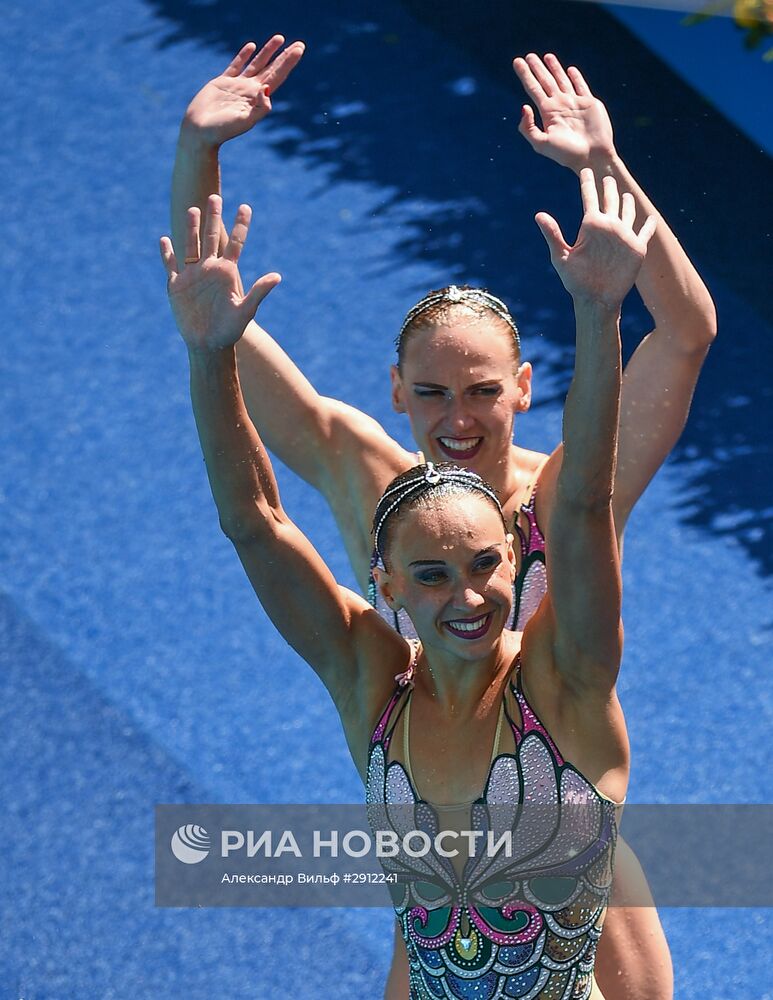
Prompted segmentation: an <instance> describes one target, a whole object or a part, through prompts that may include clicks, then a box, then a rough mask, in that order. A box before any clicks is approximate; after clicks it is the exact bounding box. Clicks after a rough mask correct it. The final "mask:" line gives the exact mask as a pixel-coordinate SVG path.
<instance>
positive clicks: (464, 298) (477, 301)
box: [395, 285, 521, 354]
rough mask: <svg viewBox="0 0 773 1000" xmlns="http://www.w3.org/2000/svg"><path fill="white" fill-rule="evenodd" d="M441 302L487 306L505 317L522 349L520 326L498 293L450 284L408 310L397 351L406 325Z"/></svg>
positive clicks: (398, 338)
mask: <svg viewBox="0 0 773 1000" xmlns="http://www.w3.org/2000/svg"><path fill="white" fill-rule="evenodd" d="M441 302H447V303H450V304H451V305H456V304H458V303H460V302H461V303H463V304H464V303H466V302H470V303H473V304H474V305H478V306H485V307H486V308H487V309H490V310H491V312H493V313H495V314H496V315H497V316H498V317H499V318H500V319H503V320H504V321H505V323H507V325H508V326H509V327H510V329H511V330H512V331H513V336H514V337H515V343H516V345H517V346H518V350H520V349H521V338H520V337H519V335H518V327H517V326H516V325H515V320H514V319H513V317H512V316H511V315H510V310H509V309H508V308H507V306H506V305H505V304H504V302H503V301H502V300H501V299H498V298H497V297H496V295H492V294H491V292H489V291H486V289H485V288H459V286H458V285H449V287H448V288H447V289H446V290H445V291H444V292H432V293H431V294H430V295H425V296H424V298H423V299H422V300H421V301H420V302H417V303H416V305H415V306H414V307H413V308H412V309H410V310H409V311H408V315H407V316H406V317H405V319H404V320H403V325H402V326H401V327H400V332H399V333H398V335H397V340H396V341H395V346H396V347H397V353H398V354H399V353H400V346H401V344H402V340H403V334H404V333H405V330H406V327H408V326H410V324H411V323H412V322H413V321H414V320H415V319H416V318H417V317H418V316H420V315H421V314H422V313H423V312H425V311H426V310H427V309H429V308H430V306H435V305H438V304H439V303H441Z"/></svg>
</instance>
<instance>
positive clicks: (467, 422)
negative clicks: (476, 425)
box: [448, 397, 473, 433]
mask: <svg viewBox="0 0 773 1000" xmlns="http://www.w3.org/2000/svg"><path fill="white" fill-rule="evenodd" d="M448 421H449V425H450V427H451V429H452V430H453V431H454V432H456V433H460V432H462V431H466V430H469V428H470V427H472V424H473V419H472V417H471V415H470V414H469V412H468V411H467V404H466V401H465V400H464V398H461V399H460V398H459V397H457V398H456V399H452V400H451V402H450V404H449V413H448Z"/></svg>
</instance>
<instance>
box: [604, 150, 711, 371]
mask: <svg viewBox="0 0 773 1000" xmlns="http://www.w3.org/2000/svg"><path fill="white" fill-rule="evenodd" d="M589 165H590V166H591V167H592V168H593V171H594V173H595V174H596V176H597V178H601V177H604V176H611V177H614V178H615V180H616V181H617V185H618V188H619V190H620V192H621V193H622V192H624V191H628V192H630V194H632V195H633V199H634V202H635V205H636V225H637V227H639V226H641V225H642V224H643V223H644V221H645V219H646V218H647V217H648V216H655V217H656V218H657V220H658V226H657V230H656V231H655V235H654V236H653V237H652V239H651V240H650V243H649V247H648V248H647V256H646V258H645V260H644V263H643V264H642V268H641V270H640V271H639V276H638V278H637V279H636V287H637V289H638V290H639V294H640V295H641V297H642V301H643V302H644V305H645V306H646V307H647V310H648V312H649V313H650V315H651V316H652V319H653V321H654V324H655V327H656V329H657V330H658V331H659V335H660V334H662V335H663V337H664V338H668V339H669V340H670V341H673V346H674V347H676V348H678V349H680V350H683V351H684V352H686V353H691V352H693V351H695V352H705V350H706V349H707V348H708V347H709V346H710V345H711V342H712V341H713V339H714V337H715V335H716V324H717V319H716V310H715V308H714V303H713V301H712V299H711V296H710V294H709V291H708V289H707V288H706V285H705V284H704V283H703V279H702V278H701V276H700V275H699V274H698V272H697V271H696V269H695V267H694V266H693V264H692V262H691V261H690V258H689V257H688V256H687V254H686V253H685V251H684V250H683V249H682V246H681V244H680V243H679V241H678V239H677V238H676V236H675V235H674V233H673V231H672V230H671V228H670V227H669V226H668V224H667V223H666V221H665V220H664V219H663V217H662V216H661V215H660V213H659V212H658V210H657V208H656V207H655V206H654V205H653V203H652V201H651V200H650V199H649V197H648V196H647V194H646V193H645V192H644V191H643V189H642V188H641V186H640V185H639V184H638V182H637V181H636V179H635V177H634V176H633V175H632V174H631V172H630V170H629V169H628V167H627V166H626V165H625V163H624V162H623V160H622V159H621V158H620V156H619V155H617V154H616V153H615V154H613V155H609V154H605V153H597V154H595V155H594V156H592V158H591V162H590V164H589Z"/></svg>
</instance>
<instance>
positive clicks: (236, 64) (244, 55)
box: [223, 42, 257, 76]
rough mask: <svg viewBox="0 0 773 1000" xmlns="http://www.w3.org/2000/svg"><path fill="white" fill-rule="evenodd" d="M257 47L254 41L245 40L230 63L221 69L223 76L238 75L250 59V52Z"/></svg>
mask: <svg viewBox="0 0 773 1000" xmlns="http://www.w3.org/2000/svg"><path fill="white" fill-rule="evenodd" d="M256 48H257V45H256V44H255V42H247V43H246V44H245V45H242V47H241V48H240V49H239V51H238V52H237V53H236V55H235V56H234V57H233V59H232V60H231V61H230V63H229V64H228V65H227V66H226V68H225V69H224V70H223V76H238V75H239V74H240V73H241V71H242V70H243V69H244V67H245V66H246V65H247V63H248V62H249V61H250V58H251V56H252V53H253V52H254V51H255V49H256Z"/></svg>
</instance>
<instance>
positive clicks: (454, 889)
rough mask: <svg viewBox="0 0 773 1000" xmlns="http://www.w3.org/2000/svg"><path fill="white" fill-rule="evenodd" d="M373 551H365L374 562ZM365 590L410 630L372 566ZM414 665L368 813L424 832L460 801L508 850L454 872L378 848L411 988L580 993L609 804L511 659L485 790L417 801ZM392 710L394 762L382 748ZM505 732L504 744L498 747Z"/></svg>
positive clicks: (377, 749) (523, 584) (529, 518)
mask: <svg viewBox="0 0 773 1000" xmlns="http://www.w3.org/2000/svg"><path fill="white" fill-rule="evenodd" d="M535 498H536V488H535V489H533V490H532V491H531V492H530V495H529V498H528V501H527V502H526V503H525V504H523V505H522V506H521V513H522V514H523V518H524V521H525V525H524V527H523V528H522V527H521V525H520V524H519V523H518V521H517V519H516V521H515V525H514V528H515V534H516V535H517V538H518V540H519V542H520V555H521V558H520V567H519V571H518V574H517V576H516V579H515V582H514V584H513V614H512V618H511V620H510V624H509V627H510V628H511V629H514V630H515V631H523V629H524V627H525V625H526V623H527V622H528V620H529V618H530V617H531V616H532V614H534V612H535V611H536V610H537V608H538V607H539V604H540V601H541V600H542V597H543V596H544V594H545V591H546V589H547V581H546V573H545V539H544V536H543V534H542V531H541V530H540V527H539V525H538V523H537V518H536V514H535ZM377 565H379V563H378V557H377V555H376V554H375V553H374V556H373V559H372V561H371V569H372V568H373V567H375V566H377ZM368 598H369V600H370V602H371V604H373V606H374V607H376V608H377V609H378V610H379V611H380V612H381V614H382V615H383V617H384V618H386V620H387V621H389V622H390V624H392V625H393V626H394V627H395V628H396V629H397V631H398V632H399V633H401V634H402V635H405V636H406V637H408V638H410V639H413V638H415V635H416V633H415V630H414V628H413V625H412V623H411V621H410V619H409V618H408V616H407V615H406V614H405V613H404V612H402V611H401V612H399V613H398V614H395V613H394V612H392V611H391V610H390V609H389V608H388V607H387V606H386V605H385V604H384V602H383V600H382V599H381V597H380V594H379V593H378V589H377V587H376V585H375V581H374V579H373V574H372V572H371V577H370V581H369V587H368ZM414 651H415V650H414ZM411 678H412V670H409V671H408V672H407V673H406V674H404V675H401V677H400V678H399V679H398V680H399V684H398V687H397V689H396V690H395V692H394V694H393V696H392V698H391V700H390V702H389V704H388V705H387V707H386V709H385V711H384V713H383V715H382V716H381V718H380V720H379V722H378V724H377V726H376V729H375V731H374V732H373V736H372V738H371V744H370V751H369V756H368V776H367V786H366V788H367V803H368V813H369V817H370V820H371V825H372V826H373V827H374V829H387V830H389V829H391V830H394V831H395V832H396V833H398V834H400V833H401V829H402V832H403V833H404V832H406V831H408V830H412V829H418V830H424V831H426V832H427V833H428V834H429V835H430V837H434V834H435V833H437V832H438V831H439V830H443V829H445V828H446V827H447V825H448V824H447V823H446V821H445V820H444V818H443V817H445V816H446V815H448V814H449V813H450V814H452V815H455V816H456V817H457V819H458V818H459V816H460V813H461V814H464V815H466V816H467V820H466V822H465V824H464V825H463V828H464V829H469V830H473V831H483V832H485V833H486V834H488V831H491V832H492V834H493V835H494V842H496V839H497V837H498V836H499V835H500V834H502V833H504V832H505V831H506V830H511V831H512V837H513V839H512V846H513V852H512V855H511V856H510V857H506V856H497V857H489V856H488V853H487V852H486V851H485V850H480V851H479V852H478V856H472V857H470V858H468V859H467V861H466V862H465V863H464V866H463V870H462V872H461V875H459V874H458V872H457V870H456V869H455V868H454V866H453V864H452V863H451V859H446V858H444V857H442V856H440V855H438V854H437V853H430V854H428V855H427V856H426V857H424V858H420V859H414V858H412V857H406V856H405V855H404V854H402V855H400V856H397V857H395V858H382V865H383V866H384V868H385V870H386V871H387V872H389V873H390V874H392V875H393V876H396V877H397V880H398V881H397V883H396V884H392V885H391V886H390V890H391V891H392V899H393V903H394V906H395V912H396V914H397V919H398V923H399V925H400V929H401V931H402V934H403V938H404V940H405V943H406V947H407V950H408V962H409V969H410V989H411V994H410V995H411V1000H426V998H436V997H443V998H450V1000H467V998H475V1000H497V998H515V997H517V998H521V1000H533V998H541V1000H580V998H587V997H589V996H590V995H591V991H592V989H593V966H594V961H595V955H596V943H597V941H598V938H599V936H600V934H601V926H602V922H603V917H604V912H605V909H606V906H607V903H608V899H609V892H610V887H611V882H612V862H613V856H614V847H615V841H616V836H617V825H616V804H615V803H613V802H612V801H611V800H609V799H607V798H605V797H604V796H603V795H601V793H599V792H598V791H597V789H596V788H595V787H594V786H593V785H592V784H591V783H590V782H589V781H588V780H587V779H586V778H585V777H583V775H582V774H580V772H579V771H577V770H576V769H575V768H574V767H572V765H571V764H568V763H567V762H565V761H564V759H563V757H562V756H561V754H560V752H559V750H558V748H557V747H556V745H555V743H554V742H553V740H552V739H551V737H550V736H549V734H548V733H547V731H546V729H545V727H544V726H543V725H542V723H541V722H540V721H539V719H538V718H537V716H536V714H535V712H534V711H533V710H532V708H531V707H530V706H529V704H528V702H527V700H526V697H525V695H524V693H523V690H522V687H521V678H520V669H519V665H518V666H516V669H515V672H514V676H513V678H511V680H510V682H509V683H508V685H507V688H506V689H505V694H504V697H503V701H502V706H501V708H500V717H499V723H498V726H497V734H496V736H495V738H494V746H493V748H492V759H491V765H490V768H489V773H488V778H487V780H486V784H485V787H484V790H483V793H482V794H481V796H480V797H479V798H478V799H476V800H475V801H474V802H471V803H462V804H460V805H454V806H437V807H436V806H433V805H432V804H430V803H428V802H425V801H423V800H422V799H421V797H420V795H419V793H418V791H417V789H416V783H415V781H414V780H413V776H412V774H411V766H410V754H409V750H408V723H409V720H410V702H411ZM401 717H402V725H403V740H402V758H403V760H402V762H400V761H399V760H396V759H394V758H393V756H390V743H391V741H392V736H393V734H394V732H395V729H396V727H397V726H398V724H399V722H400V719H401ZM503 721H504V722H505V723H506V725H503ZM503 730H504V733H503ZM508 732H509V733H510V734H511V735H512V741H513V743H514V746H512V744H510V746H511V747H512V749H511V750H510V752H505V753H502V752H499V750H500V743H502V742H503V738H504V740H507V738H508V737H507V734H508ZM454 825H456V826H457V827H458V826H459V824H458V822H457V823H456V824H454ZM448 846H449V847H453V842H449V845H448Z"/></svg>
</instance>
